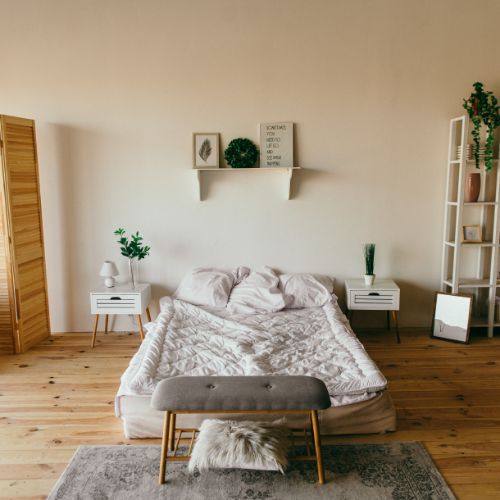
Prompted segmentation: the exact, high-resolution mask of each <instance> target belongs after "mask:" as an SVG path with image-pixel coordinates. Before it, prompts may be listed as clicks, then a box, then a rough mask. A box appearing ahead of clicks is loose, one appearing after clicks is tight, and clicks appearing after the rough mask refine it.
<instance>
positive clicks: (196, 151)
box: [193, 132, 220, 169]
mask: <svg viewBox="0 0 500 500" xmlns="http://www.w3.org/2000/svg"><path fill="white" fill-rule="evenodd" d="M219 136H220V134H219V133H218V132H194V133H193V168H200V169H203V168H219Z"/></svg>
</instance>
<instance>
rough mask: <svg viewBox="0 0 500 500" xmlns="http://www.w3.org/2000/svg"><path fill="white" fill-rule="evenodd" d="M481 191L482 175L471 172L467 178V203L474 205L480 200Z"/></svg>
mask: <svg viewBox="0 0 500 500" xmlns="http://www.w3.org/2000/svg"><path fill="white" fill-rule="evenodd" d="M480 191H481V174H480V173H479V172H471V173H470V174H469V175H468V176H467V182H466V183H465V202H466V203H474V202H476V201H477V199H478V198H479V192H480Z"/></svg>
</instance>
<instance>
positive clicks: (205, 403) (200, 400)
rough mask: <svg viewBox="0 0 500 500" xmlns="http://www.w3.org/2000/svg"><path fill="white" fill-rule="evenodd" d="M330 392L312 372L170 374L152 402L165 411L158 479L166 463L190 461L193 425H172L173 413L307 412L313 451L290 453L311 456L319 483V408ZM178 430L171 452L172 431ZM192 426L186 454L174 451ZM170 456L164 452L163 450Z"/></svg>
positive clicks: (162, 477)
mask: <svg viewBox="0 0 500 500" xmlns="http://www.w3.org/2000/svg"><path fill="white" fill-rule="evenodd" d="M330 405H331V403H330V396H329V394H328V390H327V388H326V386H325V384H324V383H323V382H322V381H321V380H319V379H317V378H314V377H306V376H268V377H173V378H168V379H165V380H162V381H161V382H160V383H159V384H158V385H157V387H156V389H155V391H154V394H153V398H152V400H151V406H152V407H153V408H154V409H156V410H160V411H164V412H165V423H164V427H163V441H162V449H161V458H160V478H159V481H160V484H163V483H164V482H165V468H166V462H167V460H168V461H174V460H189V454H190V453H191V449H192V445H193V441H194V437H195V432H196V429H177V428H176V425H175V424H176V415H178V414H182V413H233V414H234V413H246V414H255V413H260V414H282V415H283V414H292V413H293V414H297V413H302V414H305V415H307V416H309V418H310V421H311V426H312V434H313V441H314V450H315V454H314V455H310V454H309V450H308V455H306V456H303V457H295V458H296V459H299V460H314V461H316V464H317V467H318V478H319V482H320V484H323V483H324V471H323V463H322V459H321V443H320V431H319V423H318V410H324V409H326V408H329V407H330ZM177 430H179V431H180V434H179V436H178V439H177V444H176V445H175V451H174V440H175V433H176V431H177ZM186 430H187V431H192V433H193V434H192V439H191V445H190V447H189V452H188V455H187V456H186V455H184V456H176V453H175V452H176V451H177V446H178V445H179V441H180V439H181V437H182V432H183V431H186ZM168 448H170V450H172V451H174V456H167V449H168Z"/></svg>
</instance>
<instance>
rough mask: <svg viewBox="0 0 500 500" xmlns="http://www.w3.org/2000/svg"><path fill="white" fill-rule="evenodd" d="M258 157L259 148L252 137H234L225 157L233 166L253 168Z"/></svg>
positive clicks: (225, 152)
mask: <svg viewBox="0 0 500 500" xmlns="http://www.w3.org/2000/svg"><path fill="white" fill-rule="evenodd" d="M258 157H259V150H258V149H257V146H256V145H255V144H254V143H253V142H252V141H251V140H250V139H242V138H239V139H233V140H232V141H231V142H230V143H229V145H228V147H227V148H226V150H225V151H224V158H225V160H226V161H227V163H228V165H230V166H231V167H232V168H251V167H253V166H255V163H256V162H257V158H258Z"/></svg>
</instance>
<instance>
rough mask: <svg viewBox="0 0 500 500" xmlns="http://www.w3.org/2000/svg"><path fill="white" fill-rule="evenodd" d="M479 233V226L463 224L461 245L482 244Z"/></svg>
mask: <svg viewBox="0 0 500 500" xmlns="http://www.w3.org/2000/svg"><path fill="white" fill-rule="evenodd" d="M481 232H482V230H481V226H480V225H479V224H464V225H463V226H462V243H482V241H483V240H482V238H481Z"/></svg>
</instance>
